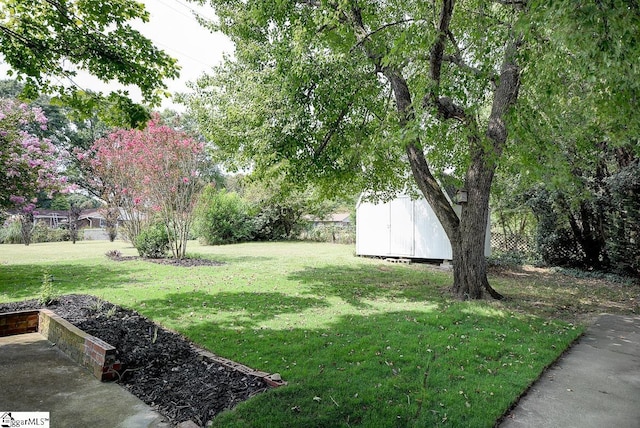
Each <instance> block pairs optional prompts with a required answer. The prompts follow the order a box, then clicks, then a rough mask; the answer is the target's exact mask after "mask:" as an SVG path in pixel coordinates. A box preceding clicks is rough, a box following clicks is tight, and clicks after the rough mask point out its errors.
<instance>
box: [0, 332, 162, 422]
mask: <svg viewBox="0 0 640 428" xmlns="http://www.w3.org/2000/svg"><path fill="white" fill-rule="evenodd" d="M0 412H49V417H50V421H51V422H50V426H51V427H69V428H75V427H78V428H86V427H93V428H114V427H118V428H143V427H144V428H146V427H155V428H166V427H171V424H169V423H167V422H166V421H165V419H164V418H163V417H162V416H161V415H160V414H159V413H157V412H154V411H153V410H152V409H151V408H150V407H149V406H147V405H146V404H144V403H143V402H142V401H140V400H139V399H138V398H137V397H135V396H133V395H132V394H131V393H129V392H128V391H127V390H125V389H124V388H122V387H121V386H120V385H118V384H116V383H106V382H100V381H99V380H97V379H96V378H95V377H93V376H92V375H91V374H90V373H89V372H88V371H87V370H86V369H84V368H82V367H80V366H79V365H78V364H77V363H75V362H74V361H73V360H71V359H70V358H69V357H67V356H66V355H65V354H64V353H62V352H61V351H60V350H58V349H57V348H56V347H55V346H53V344H52V343H51V342H49V341H48V340H46V339H45V338H44V337H43V336H42V335H40V334H39V333H29V334H20V335H15V336H7V337H0Z"/></svg>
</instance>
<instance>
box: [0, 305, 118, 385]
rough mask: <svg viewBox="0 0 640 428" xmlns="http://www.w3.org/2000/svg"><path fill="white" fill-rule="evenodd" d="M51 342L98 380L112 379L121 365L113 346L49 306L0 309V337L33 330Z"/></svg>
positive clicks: (32, 331)
mask: <svg viewBox="0 0 640 428" xmlns="http://www.w3.org/2000/svg"><path fill="white" fill-rule="evenodd" d="M35 332H38V333H40V334H41V335H43V336H44V337H45V338H46V339H47V340H48V341H50V342H53V344H54V345H56V346H57V347H58V349H60V350H61V351H62V352H64V353H65V354H66V355H68V356H69V357H70V358H71V359H72V360H74V361H75V362H77V363H78V364H80V365H81V366H83V367H85V368H87V369H88V370H89V371H90V372H91V373H92V374H93V375H94V376H95V377H96V378H97V379H99V380H101V381H107V380H113V379H115V378H116V377H117V376H118V371H119V370H120V369H121V367H122V366H121V364H120V361H118V360H117V358H116V348H115V347H113V346H111V345H109V344H108V343H107V342H105V341H104V340H101V339H98V338H97V337H95V336H92V335H90V334H88V333H85V332H84V331H82V330H80V329H79V328H78V327H76V326H74V325H73V324H71V323H70V322H69V321H67V320H65V319H64V318H62V317H60V316H59V315H57V314H56V313H54V312H52V311H50V310H49V309H36V310H25V311H16V312H4V313H0V337H2V336H11V335H14V334H23V333H35Z"/></svg>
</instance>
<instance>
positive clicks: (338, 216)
mask: <svg viewBox="0 0 640 428" xmlns="http://www.w3.org/2000/svg"><path fill="white" fill-rule="evenodd" d="M303 218H304V219H305V220H306V221H308V222H309V223H310V225H311V226H313V227H318V226H336V227H347V226H349V225H350V224H351V214H349V213H335V214H330V215H328V216H327V217H324V218H319V217H315V216H311V215H306V216H304V217H303Z"/></svg>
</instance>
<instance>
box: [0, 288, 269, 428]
mask: <svg viewBox="0 0 640 428" xmlns="http://www.w3.org/2000/svg"><path fill="white" fill-rule="evenodd" d="M41 307H43V306H42V305H40V304H38V302H37V300H28V301H23V302H14V303H4V304H0V312H10V311H17V310H23V309H33V308H41ZM46 307H47V309H51V310H53V311H54V312H55V313H56V314H58V315H59V316H61V317H63V318H64V319H66V320H67V321H69V322H70V323H72V324H74V325H75V326H77V327H78V328H80V329H81V330H84V331H85V332H87V333H89V334H91V335H93V336H96V337H98V338H100V339H102V340H104V341H105V342H107V343H109V344H110V345H113V346H114V347H116V349H117V351H118V358H119V360H120V361H121V362H122V363H123V366H124V367H125V370H124V372H123V373H122V375H121V378H120V380H119V381H118V382H119V383H121V384H122V385H123V386H124V387H125V388H126V389H128V390H129V391H130V392H131V393H133V394H134V395H136V396H137V397H139V398H140V399H141V400H142V401H144V402H145V403H147V404H149V405H151V406H152V407H154V408H155V409H157V410H158V411H159V412H160V413H162V414H163V415H164V416H166V417H167V418H168V419H169V420H170V421H171V422H172V423H174V424H178V423H180V422H183V421H187V420H191V421H193V422H195V423H197V424H198V425H200V426H205V424H206V423H207V422H208V421H210V420H211V419H213V418H214V417H215V416H216V415H217V414H218V413H220V412H221V411H223V410H225V409H230V408H232V407H234V406H235V405H236V404H238V403H240V402H242V401H244V400H247V399H248V398H250V397H252V396H254V395H256V394H258V393H260V392H263V391H265V390H267V389H268V388H269V387H268V385H267V384H266V383H265V381H264V380H263V379H261V378H259V377H254V376H251V375H247V374H244V373H241V372H238V371H235V370H233V369H231V368H229V367H226V366H224V365H220V364H218V363H216V362H214V361H209V360H206V359H204V360H203V359H202V358H201V357H200V356H199V355H198V353H197V352H196V351H195V350H194V349H193V347H192V346H191V343H190V342H189V341H187V340H186V339H185V338H183V337H182V336H180V335H178V334H176V333H173V332H170V331H168V330H165V329H163V328H162V327H159V326H158V325H157V324H154V323H153V322H151V321H150V320H149V319H147V318H145V317H143V316H142V315H140V314H139V313H137V312H135V311H131V310H128V309H124V308H121V307H119V306H117V305H113V304H111V303H109V302H106V301H104V300H101V299H99V298H97V297H94V296H88V295H65V296H61V297H59V298H58V299H57V300H56V302H55V303H53V304H50V305H48V306H46Z"/></svg>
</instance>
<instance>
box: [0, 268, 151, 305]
mask: <svg viewBox="0 0 640 428" xmlns="http://www.w3.org/2000/svg"><path fill="white" fill-rule="evenodd" d="M138 270H140V269H136V268H135V267H131V266H127V265H124V264H118V265H117V267H115V266H114V267H111V266H108V265H94V266H92V265H87V264H66V263H65V264H55V265H34V264H27V265H5V266H2V267H0V296H2V295H6V296H8V297H9V298H11V299H24V298H28V297H31V296H34V295H38V294H39V292H40V287H41V286H42V280H43V275H44V274H45V273H48V274H49V275H51V277H52V280H53V283H52V285H53V290H54V292H55V293H57V294H68V293H91V291H92V290H95V289H104V288H120V287H122V286H123V285H124V284H130V283H131V282H132V279H131V274H132V273H134V272H136V271H138Z"/></svg>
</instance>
